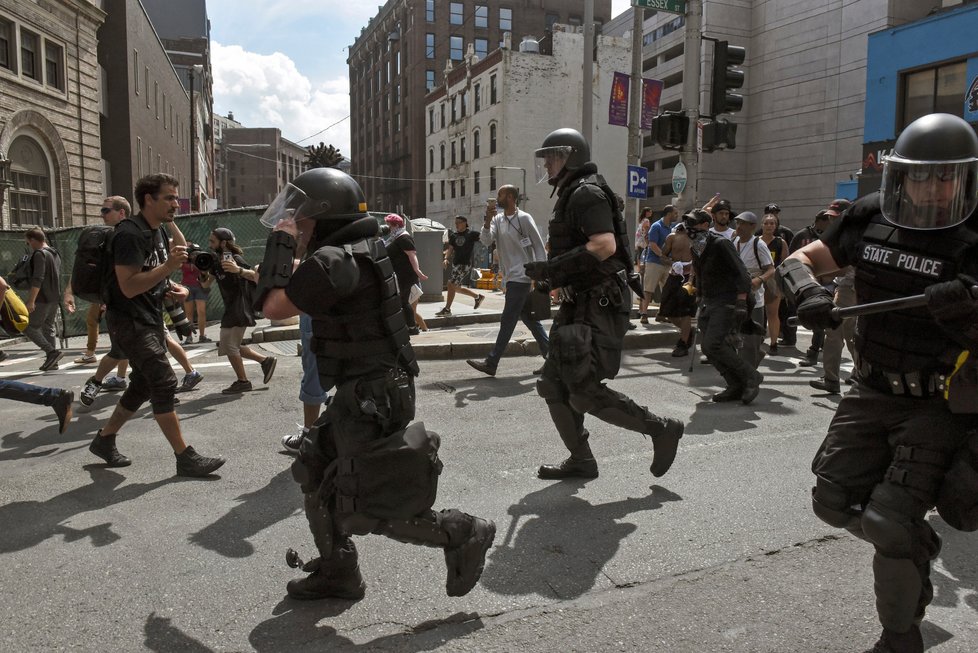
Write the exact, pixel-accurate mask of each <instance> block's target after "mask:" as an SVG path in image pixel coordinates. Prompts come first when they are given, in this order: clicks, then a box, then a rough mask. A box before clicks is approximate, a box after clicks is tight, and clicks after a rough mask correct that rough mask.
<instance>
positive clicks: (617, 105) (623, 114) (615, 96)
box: [608, 73, 630, 127]
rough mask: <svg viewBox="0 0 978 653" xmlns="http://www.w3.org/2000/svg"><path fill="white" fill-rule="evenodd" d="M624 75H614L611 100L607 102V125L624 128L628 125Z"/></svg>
mask: <svg viewBox="0 0 978 653" xmlns="http://www.w3.org/2000/svg"><path fill="white" fill-rule="evenodd" d="M629 81H630V79H629V77H628V75H626V74H625V73H615V78H614V80H613V81H612V82H611V98H610V99H609V101H608V124H609V125H621V126H623V127H624V126H626V125H627V124H628V83H629Z"/></svg>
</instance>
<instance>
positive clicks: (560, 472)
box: [537, 429, 598, 481]
mask: <svg viewBox="0 0 978 653" xmlns="http://www.w3.org/2000/svg"><path fill="white" fill-rule="evenodd" d="M560 435H561V439H562V440H564V446H566V447H567V448H568V449H569V450H570V452H571V455H570V457H569V458H567V459H565V460H564V461H563V462H562V463H560V464H557V465H540V469H538V470H537V478H542V479H545V480H548V481H551V480H560V479H562V478H597V477H598V461H596V460H595V459H594V454H593V453H591V447H590V446H588V443H587V439H588V436H589V435H590V434H589V433H588V431H587V429H584V431H583V433H582V434H581V436H580V437H577V438H575V440H576V441H572V440H571V438H570V436H565V434H564V433H563V432H561V434H560Z"/></svg>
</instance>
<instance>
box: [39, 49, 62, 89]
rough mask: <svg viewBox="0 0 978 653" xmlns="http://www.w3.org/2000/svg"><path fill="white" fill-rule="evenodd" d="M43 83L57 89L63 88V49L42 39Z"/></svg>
mask: <svg viewBox="0 0 978 653" xmlns="http://www.w3.org/2000/svg"><path fill="white" fill-rule="evenodd" d="M44 83H45V84H47V85H48V86H50V87H52V88H56V89H58V90H59V91H63V90H65V55H64V49H62V47H61V46H60V45H58V44H56V43H52V42H51V41H47V40H45V41H44Z"/></svg>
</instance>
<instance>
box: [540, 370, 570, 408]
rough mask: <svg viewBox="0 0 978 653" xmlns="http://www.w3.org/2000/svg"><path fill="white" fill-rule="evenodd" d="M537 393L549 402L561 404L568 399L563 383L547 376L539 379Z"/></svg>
mask: <svg viewBox="0 0 978 653" xmlns="http://www.w3.org/2000/svg"><path fill="white" fill-rule="evenodd" d="M537 394H538V395H540V398H541V399H543V400H544V401H545V402H547V403H548V404H559V403H563V402H564V401H565V400H566V390H565V389H564V387H563V385H561V384H560V383H559V382H557V381H555V380H553V379H551V378H549V377H547V376H541V377H540V378H539V379H537Z"/></svg>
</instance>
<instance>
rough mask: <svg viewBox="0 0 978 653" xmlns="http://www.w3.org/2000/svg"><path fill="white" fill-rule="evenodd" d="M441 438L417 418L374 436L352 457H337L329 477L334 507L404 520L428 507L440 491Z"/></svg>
mask: <svg viewBox="0 0 978 653" xmlns="http://www.w3.org/2000/svg"><path fill="white" fill-rule="evenodd" d="M440 444H441V438H439V436H438V434H437V433H435V432H433V431H428V430H426V429H425V427H424V423H423V422H417V423H415V424H412V425H411V426H409V427H407V428H406V429H402V430H400V431H397V432H395V433H392V434H391V435H389V436H387V437H385V438H382V439H379V440H376V441H375V442H373V443H371V444H370V446H369V447H368V448H367V449H366V450H365V451H364V452H362V453H360V454H358V455H357V456H355V457H350V458H339V459H337V460H336V461H335V462H334V463H333V465H331V466H330V470H328V471H327V477H332V486H333V490H334V491H335V499H336V512H337V513H340V514H344V513H345V514H352V513H361V514H364V515H368V516H370V517H374V518H377V519H408V518H411V517H414V516H416V515H418V514H420V513H422V512H424V511H425V510H429V509H431V506H432V505H434V503H435V497H436V495H437V493H438V475H439V474H441V470H442V463H441V460H439V459H438V447H439V446H440Z"/></svg>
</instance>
